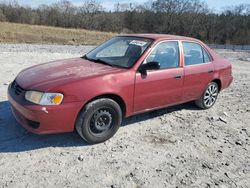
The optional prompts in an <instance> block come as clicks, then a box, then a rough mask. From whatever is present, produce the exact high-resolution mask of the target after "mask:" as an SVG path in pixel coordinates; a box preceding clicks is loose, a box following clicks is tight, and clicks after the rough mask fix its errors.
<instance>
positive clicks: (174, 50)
mask: <svg viewBox="0 0 250 188" xmlns="http://www.w3.org/2000/svg"><path fill="white" fill-rule="evenodd" d="M180 59H181V58H180V48H179V42H178V41H164V42H160V43H159V44H158V45H157V46H156V47H155V48H154V49H153V51H152V52H151V53H150V55H149V56H148V57H147V58H146V60H145V61H144V62H143V63H148V62H152V61H156V62H158V63H160V69H159V70H151V71H147V74H146V75H143V74H141V73H139V72H137V73H136V82H135V95H134V112H135V113H136V112H142V111H147V110H150V109H154V108H160V107H164V106H168V105H171V104H175V103H178V102H180V100H181V99H182V86H183V74H184V71H183V67H182V66H180Z"/></svg>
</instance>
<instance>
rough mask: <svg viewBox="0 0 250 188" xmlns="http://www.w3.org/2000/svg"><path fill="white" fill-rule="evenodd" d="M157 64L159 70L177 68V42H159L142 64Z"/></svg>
mask: <svg viewBox="0 0 250 188" xmlns="http://www.w3.org/2000/svg"><path fill="white" fill-rule="evenodd" d="M152 61H154V62H158V63H159V64H160V69H166V68H175V67H178V66H179V44H178V42H177V41H169V42H161V43H160V44H158V45H157V46H156V47H155V48H154V49H153V51H152V52H151V54H150V55H149V56H148V58H147V59H146V61H145V62H144V63H148V62H152Z"/></svg>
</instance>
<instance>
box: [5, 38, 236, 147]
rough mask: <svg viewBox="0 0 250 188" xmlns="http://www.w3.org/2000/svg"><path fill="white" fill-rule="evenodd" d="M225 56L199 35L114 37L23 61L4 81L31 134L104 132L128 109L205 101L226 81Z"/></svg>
mask: <svg viewBox="0 0 250 188" xmlns="http://www.w3.org/2000/svg"><path fill="white" fill-rule="evenodd" d="M232 79H233V78H232V70H231V64H230V63H229V62H228V61H227V60H225V59H223V58H221V57H220V56H218V55H217V54H216V53H215V52H214V51H213V50H211V49H210V48H209V47H208V46H207V45H205V44H204V43H202V42H201V41H199V40H196V39H193V38H187V37H182V36H174V35H160V34H134V35H122V36H117V37H114V38H112V39H110V40H108V41H107V42H105V43H103V44H101V45H100V46H98V47H97V48H95V49H94V50H92V51H91V52H89V53H88V54H86V55H85V56H83V57H81V58H75V59H67V60H60V61H55V62H50V63H45V64H41V65H36V66H33V67H31V68H28V69H25V70H23V71H22V72H20V73H19V74H18V76H17V77H16V79H15V80H14V81H13V82H12V84H10V86H9V88H8V98H9V102H10V104H11V107H12V110H13V114H14V116H15V118H16V119H17V121H18V122H19V123H20V124H21V125H23V126H24V127H25V128H26V129H28V130H29V131H31V132H33V133H37V134H48V133H59V132H72V131H74V129H75V128H76V130H77V132H78V133H79V134H80V136H81V137H82V138H83V139H85V140H86V141H87V142H89V143H99V142H103V141H105V140H107V139H109V138H111V137H112V136H113V135H114V134H115V133H116V131H117V130H118V128H119V127H120V125H121V123H122V120H123V119H124V118H126V117H128V116H132V115H135V114H139V113H143V112H147V111H150V110H155V109H159V108H165V107H168V106H172V105H176V104H180V103H185V102H188V101H195V103H196V104H197V106H199V107H200V108H202V109H208V108H210V107H212V106H213V105H214V103H215V101H216V99H217V96H218V94H219V92H220V91H221V90H223V89H225V88H226V87H228V86H229V85H230V84H231V82H232Z"/></svg>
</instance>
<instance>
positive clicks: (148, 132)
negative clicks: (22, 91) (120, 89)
mask: <svg viewBox="0 0 250 188" xmlns="http://www.w3.org/2000/svg"><path fill="white" fill-rule="evenodd" d="M91 48H92V47H85V46H52V45H10V44H9V45H5V44H1V45H0V65H1V68H0V187H245V188H247V187H250V155H249V154H250V147H249V145H250V141H249V139H250V95H249V93H250V87H249V86H250V53H249V52H233V51H225V50H218V53H220V54H221V55H223V56H225V57H227V58H228V59H230V60H231V61H232V64H233V75H234V82H233V84H232V85H231V87H230V88H228V89H226V90H224V91H223V92H222V93H221V94H220V96H219V98H218V101H217V103H216V104H215V106H214V107H213V108H212V109H209V110H205V111H204V110H199V109H197V108H196V107H195V106H194V105H193V104H192V103H188V104H183V105H178V106H174V107H171V108H167V109H163V110H158V111H155V112H151V113H147V114H143V115H138V116H134V117H131V118H129V119H127V120H126V121H125V122H124V125H123V126H122V127H121V128H120V130H119V131H118V132H117V134H116V135H115V136H114V137H113V138H112V139H111V140H109V141H107V142H105V143H101V144H98V145H87V144H85V143H84V142H83V141H82V140H81V138H80V137H79V136H78V135H77V134H76V133H67V134H58V135H46V136H38V135H34V134H32V133H28V132H27V131H26V130H25V129H23V128H22V127H21V126H19V125H18V124H17V123H16V121H15V120H14V118H13V116H12V114H11V111H10V107H9V104H8V102H7V97H6V90H7V86H8V84H9V83H10V82H11V81H12V80H13V79H14V77H15V75H16V74H17V73H18V72H19V71H20V70H21V69H23V68H25V67H29V66H31V65H34V64H38V63H42V62H47V61H50V60H55V59H63V58H71V57H78V56H80V55H82V54H84V53H85V52H86V51H88V50H90V49H91Z"/></svg>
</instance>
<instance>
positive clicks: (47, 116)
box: [8, 86, 81, 134]
mask: <svg viewBox="0 0 250 188" xmlns="http://www.w3.org/2000/svg"><path fill="white" fill-rule="evenodd" d="M8 100H9V102H10V105H11V109H12V112H13V115H14V117H15V119H16V120H17V122H18V123H20V124H21V125H22V126H23V127H24V128H26V129H27V130H28V131H30V132H32V133H36V134H51V133H62V132H72V131H73V130H74V125H75V120H76V118H77V115H78V112H79V111H80V109H81V102H71V103H62V104H61V105H58V106H41V105H35V104H31V103H29V102H27V101H26V100H25V99H24V96H22V95H21V96H17V95H16V94H15V92H14V91H13V90H12V89H11V86H10V87H9V88H8Z"/></svg>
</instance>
